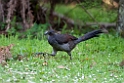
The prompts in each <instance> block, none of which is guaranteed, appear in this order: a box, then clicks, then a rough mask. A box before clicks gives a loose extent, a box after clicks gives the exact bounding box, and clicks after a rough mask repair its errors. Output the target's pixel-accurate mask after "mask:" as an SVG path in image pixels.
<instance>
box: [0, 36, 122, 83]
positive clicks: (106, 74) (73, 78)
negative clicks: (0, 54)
mask: <svg viewBox="0 0 124 83" xmlns="http://www.w3.org/2000/svg"><path fill="white" fill-rule="evenodd" d="M12 43H13V44H15V46H14V47H13V49H12V50H11V52H12V54H13V57H14V56H17V55H18V54H20V55H24V56H27V57H28V58H27V59H22V60H21V61H18V60H10V61H8V62H7V63H8V64H7V65H6V66H5V67H1V66H0V83H52V82H54V83H122V82H124V69H123V68H121V67H120V66H119V63H120V62H121V61H122V59H123V58H124V56H123V52H124V49H123V47H124V44H123V43H124V41H123V39H122V38H120V37H115V36H112V35H109V34H103V35H101V36H100V37H99V38H94V39H91V40H88V41H86V42H82V43H80V44H78V45H77V47H76V48H75V49H74V50H73V51H72V57H73V60H70V59H69V56H68V55H67V54H66V53H64V52H59V53H58V54H57V55H56V56H55V57H52V56H47V55H45V58H43V57H42V56H41V57H40V58H38V57H35V56H34V55H32V53H36V52H47V53H51V52H52V48H51V46H50V45H49V44H48V42H47V40H46V38H43V39H42V40H38V39H37V38H34V39H30V37H29V38H27V39H21V40H20V39H18V38H17V36H15V37H13V36H10V37H9V38H6V37H4V36H1V37H0V46H6V45H9V44H12Z"/></svg>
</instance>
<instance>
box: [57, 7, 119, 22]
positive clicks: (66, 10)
mask: <svg viewBox="0 0 124 83" xmlns="http://www.w3.org/2000/svg"><path fill="white" fill-rule="evenodd" d="M86 10H87V11H88V12H89V13H90V14H91V15H92V16H93V17H94V18H95V19H96V21H97V22H115V21H116V19H117V10H106V9H104V8H103V7H102V6H98V7H96V8H94V7H93V8H86ZM55 11H56V12H58V13H61V14H64V15H65V16H67V17H69V18H71V19H73V20H75V21H77V22H78V21H83V22H94V20H93V19H92V18H91V17H90V16H89V15H88V14H87V13H86V12H85V11H84V9H83V8H81V7H79V6H75V5H57V6H56V8H55Z"/></svg>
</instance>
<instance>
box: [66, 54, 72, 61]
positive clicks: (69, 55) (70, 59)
mask: <svg viewBox="0 0 124 83" xmlns="http://www.w3.org/2000/svg"><path fill="white" fill-rule="evenodd" d="M67 54H68V55H69V56H70V60H72V57H71V52H67Z"/></svg>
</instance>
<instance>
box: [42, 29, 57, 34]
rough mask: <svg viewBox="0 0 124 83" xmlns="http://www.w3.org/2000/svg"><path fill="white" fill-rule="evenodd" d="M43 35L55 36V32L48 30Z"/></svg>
mask: <svg viewBox="0 0 124 83" xmlns="http://www.w3.org/2000/svg"><path fill="white" fill-rule="evenodd" d="M44 34H45V35H54V34H55V30H48V31H46V32H45V33H44Z"/></svg>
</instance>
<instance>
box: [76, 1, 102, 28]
mask: <svg viewBox="0 0 124 83" xmlns="http://www.w3.org/2000/svg"><path fill="white" fill-rule="evenodd" d="M77 2H78V3H79V4H80V3H81V2H80V1H79V0H77ZM80 6H81V7H82V8H83V9H84V11H85V12H86V13H87V14H88V15H89V16H90V17H91V18H92V19H93V20H94V21H95V22H96V24H98V26H100V25H99V23H98V22H97V20H96V19H95V18H94V17H93V16H92V14H90V13H89V11H87V10H86V8H85V7H84V6H83V5H80Z"/></svg>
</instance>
